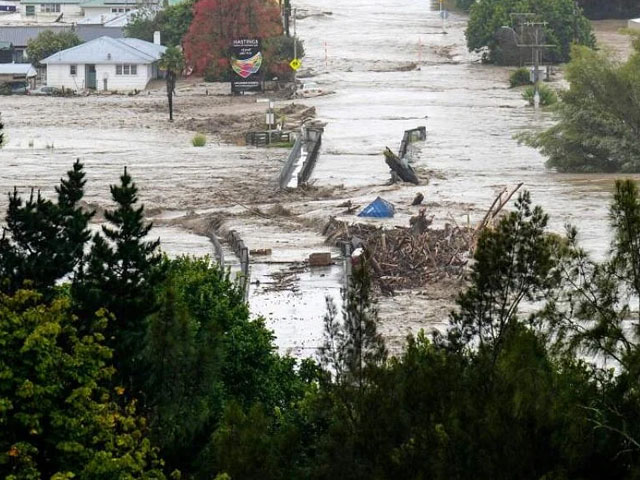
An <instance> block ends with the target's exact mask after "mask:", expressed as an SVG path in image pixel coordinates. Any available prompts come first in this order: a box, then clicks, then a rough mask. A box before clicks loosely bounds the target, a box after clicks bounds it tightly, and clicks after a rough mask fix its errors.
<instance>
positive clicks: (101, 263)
mask: <svg viewBox="0 0 640 480" xmlns="http://www.w3.org/2000/svg"><path fill="white" fill-rule="evenodd" d="M111 196H112V198H113V200H114V202H116V205H117V206H116V208H115V209H113V210H108V211H106V212H105V214H104V217H105V219H106V220H107V222H108V224H107V225H103V226H102V229H101V231H100V232H98V233H96V234H95V235H94V236H93V245H92V247H91V251H90V253H89V255H88V257H87V259H86V260H85V262H84V264H83V267H82V269H81V270H80V271H79V272H78V274H77V275H76V277H75V279H74V283H73V287H72V292H73V296H74V300H75V302H76V304H77V308H78V310H79V312H81V313H83V314H84V315H91V314H93V313H94V312H96V311H98V310H99V309H101V308H105V309H107V310H108V311H109V312H110V313H111V314H113V323H112V324H111V326H110V331H109V335H108V336H107V344H108V345H109V346H110V347H111V348H112V349H113V350H114V364H115V366H116V369H117V378H118V381H120V382H121V384H122V385H124V386H125V387H126V388H127V389H131V388H135V387H136V386H138V385H140V380H139V377H140V376H141V375H143V372H142V370H141V369H140V362H141V358H140V357H141V352H140V345H141V344H142V342H143V340H144V337H145V332H146V317H147V315H149V314H150V313H152V312H154V311H155V310H156V308H157V305H156V300H155V292H154V289H155V288H156V286H157V285H158V284H159V283H160V282H161V281H162V279H163V271H162V269H161V268H160V267H161V261H162V258H161V256H160V254H159V253H158V246H159V244H160V240H155V241H146V240H145V238H146V237H147V235H148V233H149V231H150V230H151V227H152V225H151V224H150V223H149V224H147V223H145V222H144V207H143V206H140V207H137V206H136V204H137V202H138V189H137V187H136V184H135V183H133V181H132V179H131V176H130V175H129V174H128V173H127V170H126V168H125V171H124V174H123V175H122V176H121V177H120V185H112V186H111ZM134 393H137V392H134Z"/></svg>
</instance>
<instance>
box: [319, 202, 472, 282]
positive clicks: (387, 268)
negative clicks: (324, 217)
mask: <svg viewBox="0 0 640 480" xmlns="http://www.w3.org/2000/svg"><path fill="white" fill-rule="evenodd" d="M432 221H433V218H432V217H431V218H428V217H426V216H425V211H424V209H423V210H421V211H420V213H419V215H417V216H415V217H413V218H412V219H411V226H410V227H396V228H394V229H384V228H382V227H377V226H375V225H367V224H362V223H356V224H351V225H350V224H348V223H346V222H342V221H339V220H336V219H335V218H333V217H332V218H331V219H330V220H329V222H328V223H327V224H326V225H325V228H324V231H323V234H324V235H325V237H326V238H327V242H328V243H330V244H333V245H341V244H344V243H347V244H351V247H352V249H355V248H360V247H362V248H363V249H364V252H365V253H364V254H365V255H366V258H367V261H368V262H369V265H370V266H371V269H372V274H373V277H374V279H375V282H376V284H377V285H378V286H379V287H380V290H381V291H382V293H384V294H392V293H393V292H394V290H396V289H410V288H420V287H424V286H425V285H427V284H429V283H433V282H436V281H438V280H440V279H442V278H445V277H460V276H461V275H462V274H463V272H464V268H465V266H466V265H467V263H468V261H469V257H470V252H471V250H472V245H473V240H472V237H473V229H471V228H468V227H460V226H458V225H452V224H450V223H447V224H445V227H444V228H443V229H432V228H430V224H431V222H432Z"/></svg>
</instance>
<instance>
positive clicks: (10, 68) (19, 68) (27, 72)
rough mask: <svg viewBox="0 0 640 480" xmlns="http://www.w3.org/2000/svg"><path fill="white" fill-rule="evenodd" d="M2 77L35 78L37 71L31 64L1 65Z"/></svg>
mask: <svg viewBox="0 0 640 480" xmlns="http://www.w3.org/2000/svg"><path fill="white" fill-rule="evenodd" d="M0 75H24V76H25V77H35V76H36V70H35V69H34V68H33V65H31V64H30V63H0Z"/></svg>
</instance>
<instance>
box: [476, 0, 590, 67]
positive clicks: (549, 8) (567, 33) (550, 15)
mask: <svg viewBox="0 0 640 480" xmlns="http://www.w3.org/2000/svg"><path fill="white" fill-rule="evenodd" d="M512 13H534V14H536V15H537V19H538V20H539V21H544V22H547V25H546V26H545V33H546V37H547V38H546V43H547V44H551V45H554V47H553V48H550V49H548V50H547V52H548V53H547V58H549V59H550V60H551V61H567V60H568V59H569V54H570V48H571V45H572V43H578V44H581V45H588V46H593V45H594V43H595V39H594V36H593V34H592V32H591V24H590V23H589V21H588V20H587V19H586V18H585V17H584V16H583V15H582V12H581V11H580V10H579V9H578V10H575V4H574V1H573V0H482V1H481V2H475V3H474V4H473V5H472V6H471V10H470V18H469V23H468V25H467V30H466V36H467V46H468V47H469V50H470V51H481V50H482V49H484V48H488V49H489V52H488V59H489V60H491V61H494V60H495V58H494V56H495V53H496V48H497V42H496V37H495V35H496V32H497V31H498V29H500V28H501V27H503V26H511V25H512V19H511V17H510V14H512Z"/></svg>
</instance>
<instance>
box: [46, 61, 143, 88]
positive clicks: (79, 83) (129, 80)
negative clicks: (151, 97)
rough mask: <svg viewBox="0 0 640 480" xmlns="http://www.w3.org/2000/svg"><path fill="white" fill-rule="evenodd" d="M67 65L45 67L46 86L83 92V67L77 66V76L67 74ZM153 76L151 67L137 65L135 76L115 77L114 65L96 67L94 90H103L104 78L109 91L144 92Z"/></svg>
mask: <svg viewBox="0 0 640 480" xmlns="http://www.w3.org/2000/svg"><path fill="white" fill-rule="evenodd" d="M69 72H70V69H69V64H52V65H47V86H49V87H57V88H62V87H64V88H71V89H73V90H83V89H84V88H85V65H78V66H77V75H76V76H75V77H72V76H71V74H70V73H69ZM152 74H153V67H152V65H144V64H143V65H138V68H137V75H116V66H115V64H110V65H96V89H97V90H99V91H102V90H103V89H104V78H105V77H106V78H107V89H108V90H110V91H114V90H118V91H123V92H127V91H131V90H135V89H137V90H144V89H145V88H146V86H147V83H149V80H150V79H151V77H152Z"/></svg>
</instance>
